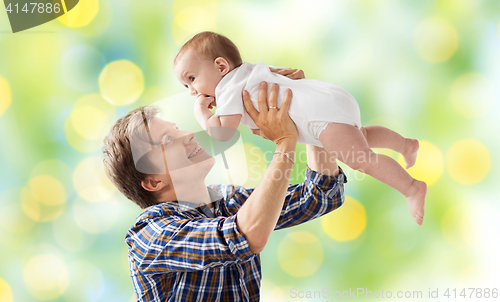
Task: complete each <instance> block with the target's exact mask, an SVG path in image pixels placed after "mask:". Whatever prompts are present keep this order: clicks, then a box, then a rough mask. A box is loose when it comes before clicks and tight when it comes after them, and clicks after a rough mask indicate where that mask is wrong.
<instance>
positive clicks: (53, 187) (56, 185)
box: [29, 175, 66, 206]
mask: <svg viewBox="0 0 500 302" xmlns="http://www.w3.org/2000/svg"><path fill="white" fill-rule="evenodd" d="M29 184H30V188H31V192H32V193H33V195H34V196H35V198H36V199H37V200H38V201H40V202H41V203H43V204H45V205H48V206H55V205H60V204H64V203H65V202H66V192H65V190H64V187H63V186H62V185H61V183H60V182H59V181H57V180H56V179H54V178H53V177H51V176H48V175H40V176H37V177H34V178H32V179H31V180H30V182H29Z"/></svg>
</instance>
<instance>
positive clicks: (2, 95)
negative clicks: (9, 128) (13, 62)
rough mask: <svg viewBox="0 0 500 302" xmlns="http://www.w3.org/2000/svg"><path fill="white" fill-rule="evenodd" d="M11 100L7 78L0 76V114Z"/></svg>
mask: <svg viewBox="0 0 500 302" xmlns="http://www.w3.org/2000/svg"><path fill="white" fill-rule="evenodd" d="M10 102H11V93H10V86H9V83H8V82H7V80H5V79H4V78H2V77H0V116H1V115H2V114H3V113H4V112H5V110H7V108H8V107H9V105H10Z"/></svg>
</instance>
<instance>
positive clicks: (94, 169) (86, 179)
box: [73, 157, 116, 202]
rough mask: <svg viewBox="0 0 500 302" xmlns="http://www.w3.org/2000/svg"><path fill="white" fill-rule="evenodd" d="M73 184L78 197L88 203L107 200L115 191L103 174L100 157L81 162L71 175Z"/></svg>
mask: <svg viewBox="0 0 500 302" xmlns="http://www.w3.org/2000/svg"><path fill="white" fill-rule="evenodd" d="M73 184H74V186H75V189H76V191H77V192H78V195H80V196H81V197H82V198H83V199H85V200H87V201H89V202H101V201H105V200H108V199H109V198H110V197H111V196H112V195H113V193H114V192H115V190H116V187H115V186H114V185H113V183H112V182H111V181H110V180H109V179H108V177H107V176H106V173H105V172H104V164H103V162H102V159H101V158H100V157H90V158H87V159H84V160H82V161H81V162H80V164H78V166H77V167H76V169H75V173H74V174H73Z"/></svg>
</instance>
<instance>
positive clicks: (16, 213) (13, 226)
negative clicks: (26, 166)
mask: <svg viewBox="0 0 500 302" xmlns="http://www.w3.org/2000/svg"><path fill="white" fill-rule="evenodd" d="M21 191H22V188H9V189H7V190H4V191H2V192H1V193H0V201H1V202H0V227H1V228H2V229H4V230H7V231H8V232H10V233H16V234H17V233H24V232H27V231H29V230H31V229H32V228H33V226H34V225H35V222H34V221H33V219H30V217H29V216H27V215H26V213H25V212H24V211H23V209H22V207H21V203H20V202H19V200H20V198H21ZM0 301H1V300H0Z"/></svg>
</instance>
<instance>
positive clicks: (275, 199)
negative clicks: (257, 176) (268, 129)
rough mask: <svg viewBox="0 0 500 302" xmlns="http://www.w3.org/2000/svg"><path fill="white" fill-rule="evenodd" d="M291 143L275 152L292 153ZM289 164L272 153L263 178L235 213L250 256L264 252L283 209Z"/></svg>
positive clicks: (283, 144)
mask: <svg viewBox="0 0 500 302" xmlns="http://www.w3.org/2000/svg"><path fill="white" fill-rule="evenodd" d="M295 145H296V142H295V141H283V142H282V143H280V144H279V145H278V146H277V147H276V151H280V152H286V153H289V154H292V155H293V153H294V152H295ZM292 168H293V163H292V161H290V159H288V158H287V157H286V156H285V155H284V154H280V153H278V154H275V155H274V156H273V160H272V162H271V164H270V165H269V167H268V169H267V171H266V173H265V174H264V178H263V179H262V181H261V182H260V184H259V186H258V187H257V188H256V189H255V191H254V192H253V193H252V195H250V197H249V198H248V199H247V201H246V202H245V203H244V205H243V206H242V207H241V209H240V210H239V211H238V214H237V225H238V228H239V229H240V231H241V232H242V233H243V234H245V237H246V239H247V241H248V243H249V245H250V250H252V252H253V253H259V252H261V251H262V249H264V246H265V245H266V243H267V240H268V238H269V236H270V235H271V232H272V231H273V230H274V228H275V227H276V223H277V222H278V218H279V216H280V213H281V209H282V208H283V203H284V200H285V195H286V192H287V188H288V182H289V179H290V175H291V171H292Z"/></svg>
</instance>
